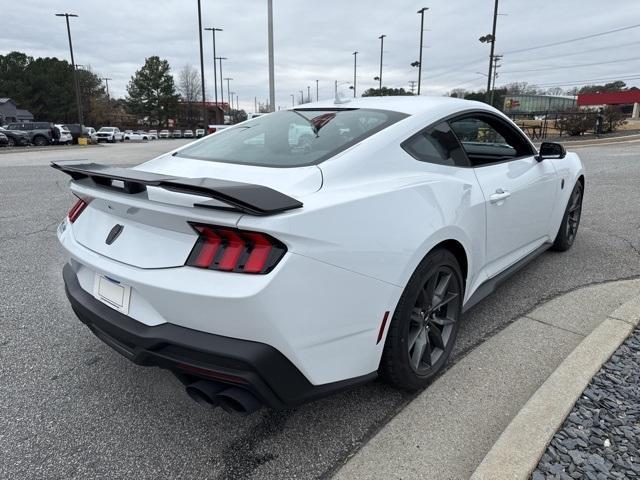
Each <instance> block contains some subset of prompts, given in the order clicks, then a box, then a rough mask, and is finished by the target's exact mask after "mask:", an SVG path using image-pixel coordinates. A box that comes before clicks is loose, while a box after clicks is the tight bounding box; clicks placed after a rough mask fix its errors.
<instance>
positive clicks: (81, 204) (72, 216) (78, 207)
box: [67, 198, 89, 223]
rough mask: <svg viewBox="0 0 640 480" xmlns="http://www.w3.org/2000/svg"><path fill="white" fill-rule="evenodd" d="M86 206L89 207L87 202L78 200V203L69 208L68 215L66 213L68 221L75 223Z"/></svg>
mask: <svg viewBox="0 0 640 480" xmlns="http://www.w3.org/2000/svg"><path fill="white" fill-rule="evenodd" d="M87 205H89V202H87V201H85V200H83V199H81V198H79V199H78V201H77V202H76V203H74V204H73V207H71V210H69V213H67V218H68V219H69V221H70V222H71V223H73V222H75V221H76V220H77V219H78V217H79V216H80V214H81V213H82V212H83V211H84V209H85V208H87Z"/></svg>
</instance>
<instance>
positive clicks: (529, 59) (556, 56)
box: [509, 41, 640, 64]
mask: <svg viewBox="0 0 640 480" xmlns="http://www.w3.org/2000/svg"><path fill="white" fill-rule="evenodd" d="M639 43H640V41H635V42H628V43H620V44H617V45H607V46H604V47H596V48H590V49H589V50H581V51H579V52H567V53H561V54H555V53H554V54H553V58H554V59H555V58H562V57H571V56H573V55H582V54H584V53H593V52H598V51H600V50H613V49H615V48H621V47H628V46H631V45H637V44H639ZM530 61H531V58H530V57H527V59H526V60H509V63H510V64H514V63H529V62H530Z"/></svg>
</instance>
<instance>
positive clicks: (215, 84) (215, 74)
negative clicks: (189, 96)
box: [205, 27, 222, 123]
mask: <svg viewBox="0 0 640 480" xmlns="http://www.w3.org/2000/svg"><path fill="white" fill-rule="evenodd" d="M205 30H208V31H210V32H211V36H212V38H213V92H214V97H215V101H216V106H217V103H218V72H217V68H216V32H222V29H221V28H216V27H209V28H205ZM216 123H217V121H216Z"/></svg>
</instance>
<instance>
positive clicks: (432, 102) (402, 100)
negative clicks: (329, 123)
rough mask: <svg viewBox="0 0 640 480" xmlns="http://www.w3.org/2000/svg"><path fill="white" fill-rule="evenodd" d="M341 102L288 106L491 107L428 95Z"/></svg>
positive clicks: (408, 109)
mask: <svg viewBox="0 0 640 480" xmlns="http://www.w3.org/2000/svg"><path fill="white" fill-rule="evenodd" d="M342 102H343V103H335V101H334V100H333V99H331V100H321V101H319V102H313V103H305V104H302V105H296V106H295V107H290V108H289V110H291V109H297V108H318V109H321V108H327V109H329V108H375V109H380V110H392V111H395V112H401V113H406V114H409V115H414V114H416V113H423V112H427V111H430V110H442V109H444V110H466V109H469V108H482V109H492V108H491V107H489V106H488V105H487V104H485V103H482V102H475V101H472V100H463V99H461V98H453V97H430V96H426V95H420V96H418V95H405V96H384V97H356V98H352V99H350V100H349V99H342Z"/></svg>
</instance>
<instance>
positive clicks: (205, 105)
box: [198, 0, 209, 125]
mask: <svg viewBox="0 0 640 480" xmlns="http://www.w3.org/2000/svg"><path fill="white" fill-rule="evenodd" d="M198 38H199V39H200V83H201V86H200V90H201V91H202V121H203V122H204V124H205V125H208V124H209V120H208V118H207V104H206V100H205V93H204V53H203V50H202V9H201V8H200V0H198Z"/></svg>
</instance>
